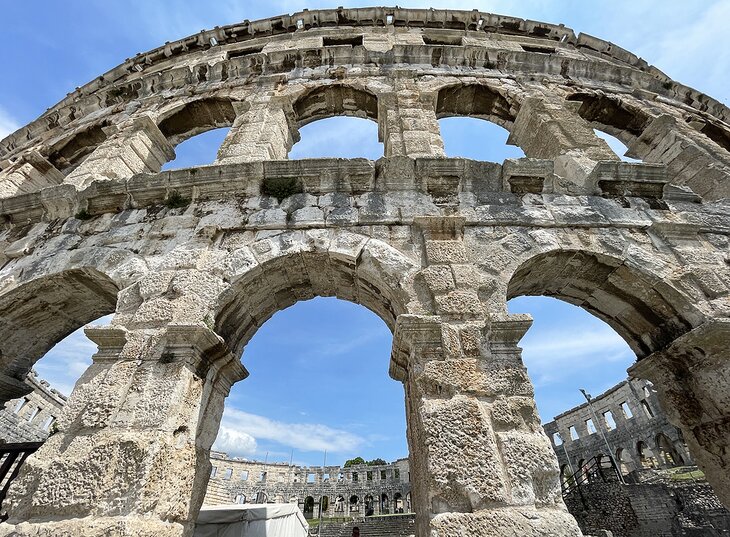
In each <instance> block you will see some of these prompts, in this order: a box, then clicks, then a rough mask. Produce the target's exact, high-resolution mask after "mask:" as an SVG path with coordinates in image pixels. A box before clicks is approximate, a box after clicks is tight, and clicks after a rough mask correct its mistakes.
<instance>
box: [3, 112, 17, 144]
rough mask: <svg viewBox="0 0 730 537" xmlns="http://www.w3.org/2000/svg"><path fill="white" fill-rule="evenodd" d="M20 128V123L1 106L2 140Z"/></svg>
mask: <svg viewBox="0 0 730 537" xmlns="http://www.w3.org/2000/svg"><path fill="white" fill-rule="evenodd" d="M19 128H20V125H19V124H18V122H17V121H15V120H14V119H13V118H12V117H10V114H8V113H7V112H6V111H5V110H3V109H2V108H0V140H2V139H3V138H5V137H6V136H8V135H9V134H12V133H14V132H15V131H16V130H18V129H19Z"/></svg>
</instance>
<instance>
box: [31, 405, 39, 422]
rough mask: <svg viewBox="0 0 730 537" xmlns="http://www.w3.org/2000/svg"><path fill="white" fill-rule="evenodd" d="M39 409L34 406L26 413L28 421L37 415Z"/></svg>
mask: <svg viewBox="0 0 730 537" xmlns="http://www.w3.org/2000/svg"><path fill="white" fill-rule="evenodd" d="M40 411H41V409H40V407H35V408H34V409H33V411H32V412H31V413H30V414H28V421H29V422H30V421H33V420H34V419H35V417H36V416H37V415H38V413H39V412H40Z"/></svg>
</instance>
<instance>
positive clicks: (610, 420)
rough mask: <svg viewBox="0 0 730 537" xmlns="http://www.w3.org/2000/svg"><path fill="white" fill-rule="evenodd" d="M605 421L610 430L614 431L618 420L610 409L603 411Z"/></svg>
mask: <svg viewBox="0 0 730 537" xmlns="http://www.w3.org/2000/svg"><path fill="white" fill-rule="evenodd" d="M603 422H604V423H605V424H606V429H608V430H609V431H613V430H614V429H615V428H616V420H614V419H613V413H612V412H611V411H610V410H607V411H606V412H604V413H603Z"/></svg>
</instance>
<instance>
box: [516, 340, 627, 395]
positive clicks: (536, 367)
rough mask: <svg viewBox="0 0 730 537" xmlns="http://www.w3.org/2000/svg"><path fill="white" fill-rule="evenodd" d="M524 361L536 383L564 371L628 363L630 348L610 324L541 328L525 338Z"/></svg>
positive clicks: (561, 377)
mask: <svg viewBox="0 0 730 537" xmlns="http://www.w3.org/2000/svg"><path fill="white" fill-rule="evenodd" d="M520 346H521V347H522V348H523V357H524V361H525V363H526V364H527V367H528V369H529V372H530V377H531V378H532V379H533V382H534V383H535V385H536V386H537V387H541V386H546V385H550V384H553V383H559V382H561V381H564V380H565V377H566V375H571V374H574V373H575V372H577V371H580V370H588V369H594V370H595V369H597V368H598V367H599V364H606V363H618V362H627V363H630V361H631V359H632V357H633V356H634V355H633V352H632V351H631V349H630V348H629V346H628V345H627V344H626V342H625V341H624V340H623V339H621V337H620V336H619V335H618V334H617V333H616V332H614V331H613V330H612V329H611V328H610V327H608V326H606V327H605V329H601V328H598V329H591V330H584V329H581V330H576V331H575V332H573V333H571V334H569V333H567V332H566V331H561V332H552V331H545V332H541V333H539V334H538V335H537V336H536V337H532V338H529V339H528V338H526V339H525V340H524V341H523V342H522V343H521V344H520Z"/></svg>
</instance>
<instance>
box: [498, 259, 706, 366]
mask: <svg viewBox="0 0 730 537" xmlns="http://www.w3.org/2000/svg"><path fill="white" fill-rule="evenodd" d="M521 295H531V296H536V295H544V296H549V297H554V298H559V299H561V300H564V301H565V302H568V303H570V304H573V305H576V306H580V307H581V308H583V309H585V310H586V311H588V312H589V313H591V314H593V315H595V316H596V317H598V318H599V319H601V320H603V321H604V322H606V323H607V324H608V325H609V326H611V327H612V328H613V329H614V330H616V332H617V333H618V334H619V335H621V336H622V337H623V338H624V340H625V341H626V343H628V345H629V346H630V347H631V349H632V350H633V351H634V353H635V354H636V356H637V357H638V358H639V359H641V358H643V357H644V356H647V355H648V354H651V353H652V352H654V351H657V350H660V349H663V348H664V347H665V346H666V345H667V344H669V343H671V342H672V341H674V340H675V339H676V338H677V337H679V336H680V335H682V334H685V333H687V332H688V331H689V330H691V329H692V328H694V327H696V326H698V325H699V324H700V323H701V322H702V316H701V315H700V314H698V313H697V312H696V311H695V309H694V307H693V306H692V305H691V303H689V301H688V300H687V299H686V298H684V297H683V296H682V295H680V293H679V292H678V291H676V290H674V289H672V288H671V287H670V286H668V285H666V284H665V283H664V282H663V281H662V280H661V279H660V278H658V277H655V276H652V275H650V274H648V273H645V272H641V271H639V270H638V269H635V268H633V267H630V266H628V265H627V264H626V263H625V262H624V261H622V260H620V259H618V258H613V257H609V256H606V255H602V254H594V253H590V252H585V251H569V250H560V251H553V252H547V253H543V254H539V255H537V256H535V257H533V258H531V259H530V260H529V261H527V262H525V263H524V264H522V265H521V266H520V267H519V268H518V269H517V271H516V272H515V273H514V275H513V276H512V279H511V280H510V283H509V287H508V290H507V296H508V299H511V298H513V297H517V296H521Z"/></svg>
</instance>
